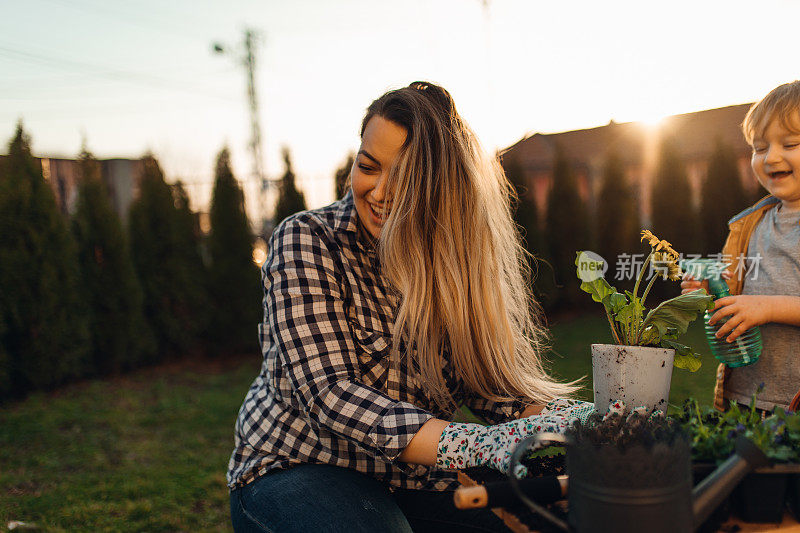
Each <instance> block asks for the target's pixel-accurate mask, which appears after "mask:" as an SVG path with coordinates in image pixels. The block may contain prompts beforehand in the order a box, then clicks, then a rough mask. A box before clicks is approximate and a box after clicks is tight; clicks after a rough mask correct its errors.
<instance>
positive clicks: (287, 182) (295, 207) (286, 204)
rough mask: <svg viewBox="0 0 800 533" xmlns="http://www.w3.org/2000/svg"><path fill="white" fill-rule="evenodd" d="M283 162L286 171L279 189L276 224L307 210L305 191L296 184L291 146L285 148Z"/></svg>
mask: <svg viewBox="0 0 800 533" xmlns="http://www.w3.org/2000/svg"><path fill="white" fill-rule="evenodd" d="M283 163H284V165H285V166H286V171H285V172H284V173H283V177H281V184H280V189H279V191H278V203H277V205H276V206H275V224H276V225H277V224H280V222H281V221H282V220H283V219H284V218H286V217H288V216H291V215H293V214H295V213H297V212H299V211H305V210H306V199H305V196H303V193H301V192H300V191H298V190H297V186H296V185H295V175H294V171H293V170H292V158H291V154H290V152H289V148H287V147H284V148H283Z"/></svg>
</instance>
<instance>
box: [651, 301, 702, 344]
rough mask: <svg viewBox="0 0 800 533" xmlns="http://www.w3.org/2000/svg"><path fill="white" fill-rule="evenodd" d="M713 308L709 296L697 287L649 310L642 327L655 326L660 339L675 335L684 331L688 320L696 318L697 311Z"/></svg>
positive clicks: (687, 325)
mask: <svg viewBox="0 0 800 533" xmlns="http://www.w3.org/2000/svg"><path fill="white" fill-rule="evenodd" d="M713 308H714V303H713V300H712V298H711V296H709V295H708V294H707V293H706V291H704V290H703V289H698V290H696V291H692V292H689V293H686V294H681V295H680V296H676V297H675V298H672V299H670V300H667V301H666V302H664V303H662V304H661V305H659V306H658V307H656V308H655V309H653V310H652V311H650V312H649V313H648V314H647V318H645V320H644V327H645V328H647V327H648V326H653V327H655V328H656V329H657V330H658V333H659V338H660V339H663V338H664V337H665V336H670V337H677V336H680V335H683V334H684V333H686V329H687V328H688V327H689V322H691V321H692V320H694V319H695V318H697V315H698V313H702V312H704V311H706V310H708V309H713Z"/></svg>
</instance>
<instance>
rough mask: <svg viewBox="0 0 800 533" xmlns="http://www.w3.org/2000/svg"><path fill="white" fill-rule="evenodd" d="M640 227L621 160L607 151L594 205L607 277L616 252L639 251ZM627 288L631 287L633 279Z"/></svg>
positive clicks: (613, 266) (614, 265)
mask: <svg viewBox="0 0 800 533" xmlns="http://www.w3.org/2000/svg"><path fill="white" fill-rule="evenodd" d="M640 228H641V223H640V221H639V209H638V206H637V203H636V195H635V193H634V189H633V187H632V186H631V184H630V183H629V182H628V178H627V177H626V175H625V167H624V165H623V162H622V159H620V157H619V155H618V154H616V153H613V152H612V153H609V154H608V157H607V159H606V163H605V166H604V168H603V175H602V183H601V186H600V195H599V199H598V208H597V251H598V253H599V254H600V255H601V256H602V257H603V258H604V259H605V260H606V261H607V263H608V271H607V272H606V278H607V279H614V278H615V277H616V271H617V266H618V265H617V263H618V258H619V257H620V255H622V254H629V255H630V254H636V253H640V252H641V245H640V241H639V231H640ZM625 284H626V282H625V280H620V282H617V285H618V286H621V285H625ZM629 288H630V289H633V282H631V283H630V287H629Z"/></svg>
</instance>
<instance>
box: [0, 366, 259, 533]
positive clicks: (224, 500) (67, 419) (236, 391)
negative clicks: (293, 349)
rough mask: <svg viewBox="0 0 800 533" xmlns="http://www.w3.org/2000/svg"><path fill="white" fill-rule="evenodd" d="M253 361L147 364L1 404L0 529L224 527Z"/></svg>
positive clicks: (61, 529)
mask: <svg viewBox="0 0 800 533" xmlns="http://www.w3.org/2000/svg"><path fill="white" fill-rule="evenodd" d="M259 364H260V361H259V359H258V357H256V356H253V357H251V358H250V359H249V360H239V361H237V364H235V365H234V366H233V368H231V369H228V370H226V371H219V370H218V369H215V368H213V367H209V366H207V365H190V366H189V369H188V370H187V369H186V368H185V365H180V366H179V367H178V368H172V369H170V368H160V369H148V370H143V371H140V372H137V373H135V374H133V375H131V376H127V377H124V378H118V379H114V380H111V381H96V382H89V383H82V384H77V385H73V386H69V387H67V388H65V389H63V390H61V391H59V392H56V393H49V394H36V395H34V396H31V397H30V398H28V399H26V400H25V401H23V402H20V403H17V404H13V405H10V406H9V405H6V406H3V408H2V410H1V411H2V412H1V413H0V524H2V525H0V527H3V528H5V524H6V522H8V521H9V520H22V521H26V522H34V523H36V524H38V525H40V526H43V528H44V529H46V530H48V531H76V530H83V531H97V530H106V531H108V530H113V531H225V530H230V529H231V528H230V526H229V525H228V523H229V512H228V494H227V489H226V488H225V470H226V465H227V462H228V457H229V455H230V453H231V450H232V447H233V424H234V421H235V418H236V413H237V411H238V409H239V405H240V403H241V401H242V399H243V398H244V395H245V393H246V391H247V388H248V387H249V384H250V382H251V381H252V379H253V377H255V375H256V373H257V372H258V368H259Z"/></svg>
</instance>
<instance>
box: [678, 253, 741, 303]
mask: <svg viewBox="0 0 800 533" xmlns="http://www.w3.org/2000/svg"><path fill="white" fill-rule="evenodd" d="M680 266H681V269H682V270H683V271H684V272H686V273H687V274H689V275H690V276H692V277H693V278H694V279H699V280H708V292H709V293H710V294H711V296H713V297H714V298H715V299H716V298H722V297H723V296H728V295H729V294H730V292H729V291H728V284H727V283H726V282H725V279H724V278H723V277H722V273H723V272H725V270H726V269H727V268H728V267H729V266H731V265H730V263H724V262H722V261H715V260H713V259H682V260H681V262H680Z"/></svg>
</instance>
